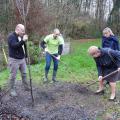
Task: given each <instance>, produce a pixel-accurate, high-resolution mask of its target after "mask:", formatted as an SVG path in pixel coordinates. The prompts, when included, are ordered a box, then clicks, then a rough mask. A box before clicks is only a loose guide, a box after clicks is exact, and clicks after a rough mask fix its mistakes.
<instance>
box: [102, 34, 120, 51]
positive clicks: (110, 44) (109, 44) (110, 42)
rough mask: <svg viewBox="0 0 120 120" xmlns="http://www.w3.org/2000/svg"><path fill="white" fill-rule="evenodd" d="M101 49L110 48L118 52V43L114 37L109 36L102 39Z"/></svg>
mask: <svg viewBox="0 0 120 120" xmlns="http://www.w3.org/2000/svg"><path fill="white" fill-rule="evenodd" d="M102 48H111V49H113V50H120V48H119V41H118V38H117V37H116V36H113V35H111V36H110V37H108V38H107V37H105V36H103V37H102Z"/></svg>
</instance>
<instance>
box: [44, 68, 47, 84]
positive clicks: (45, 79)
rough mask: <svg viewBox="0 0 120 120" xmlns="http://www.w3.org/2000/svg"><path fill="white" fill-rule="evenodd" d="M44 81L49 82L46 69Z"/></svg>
mask: <svg viewBox="0 0 120 120" xmlns="http://www.w3.org/2000/svg"><path fill="white" fill-rule="evenodd" d="M44 82H48V71H46V70H45V77H44Z"/></svg>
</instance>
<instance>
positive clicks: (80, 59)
mask: <svg viewBox="0 0 120 120" xmlns="http://www.w3.org/2000/svg"><path fill="white" fill-rule="evenodd" d="M91 45H97V46H100V40H99V39H96V40H95V41H89V42H82V43H81V42H80V41H73V42H71V51H70V54H69V55H64V56H62V57H61V62H60V64H59V69H58V75H57V79H58V80H60V81H67V82H87V81H90V80H95V79H97V71H96V66H95V63H94V61H93V59H92V58H91V57H90V56H89V55H88V54H87V49H88V48H89V46H91ZM44 66H45V60H44V59H43V60H41V61H40V63H39V64H36V65H32V66H31V72H32V79H33V82H34V83H37V84H41V83H42V78H43V76H44ZM52 69H53V66H52V65H51V69H50V74H49V79H51V76H52ZM8 79H9V70H4V71H2V72H0V85H3V84H5V83H6V82H7V80H8ZM20 79H21V78H20V75H19V74H18V75H17V80H20Z"/></svg>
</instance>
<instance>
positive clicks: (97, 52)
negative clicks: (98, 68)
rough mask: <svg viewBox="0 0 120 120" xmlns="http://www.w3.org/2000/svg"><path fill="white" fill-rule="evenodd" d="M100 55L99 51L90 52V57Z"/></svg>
mask: <svg viewBox="0 0 120 120" xmlns="http://www.w3.org/2000/svg"><path fill="white" fill-rule="evenodd" d="M100 55H101V53H100V51H95V52H93V53H92V54H91V56H92V57H94V58H97V57H99V56H100Z"/></svg>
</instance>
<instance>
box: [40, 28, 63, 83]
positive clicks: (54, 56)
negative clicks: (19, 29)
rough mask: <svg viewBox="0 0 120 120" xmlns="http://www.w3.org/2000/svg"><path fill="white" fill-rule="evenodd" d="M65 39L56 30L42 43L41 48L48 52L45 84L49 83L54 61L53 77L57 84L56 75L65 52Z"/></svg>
mask: <svg viewBox="0 0 120 120" xmlns="http://www.w3.org/2000/svg"><path fill="white" fill-rule="evenodd" d="M63 45H64V39H63V37H62V35H61V33H60V31H59V29H57V28H56V29H54V31H53V34H50V35H47V36H46V37H45V39H44V40H43V41H42V42H41V47H42V48H43V49H44V50H45V52H46V66H45V77H44V82H47V81H48V73H49V69H50V65H51V60H53V63H54V67H53V75H52V82H56V74H57V70H58V63H59V60H60V56H61V54H62V51H63Z"/></svg>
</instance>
